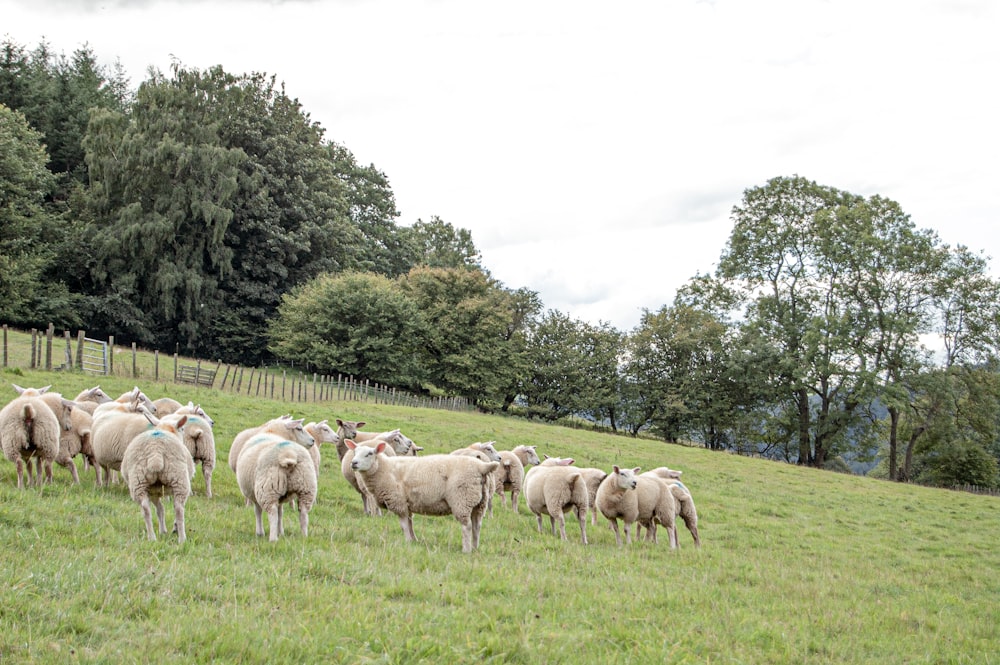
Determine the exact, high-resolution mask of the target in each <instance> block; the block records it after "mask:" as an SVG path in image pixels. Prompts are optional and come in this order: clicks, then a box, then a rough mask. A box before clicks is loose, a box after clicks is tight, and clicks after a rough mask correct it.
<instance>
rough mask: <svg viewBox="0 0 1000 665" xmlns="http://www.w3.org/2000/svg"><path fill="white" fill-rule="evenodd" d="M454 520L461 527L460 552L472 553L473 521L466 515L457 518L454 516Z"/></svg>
mask: <svg viewBox="0 0 1000 665" xmlns="http://www.w3.org/2000/svg"><path fill="white" fill-rule="evenodd" d="M455 519H456V520H458V522H459V523H460V524H461V525H462V551H463V552H471V551H472V541H473V534H472V531H473V528H474V527H473V521H474V520H473V519H472V518H471V517H469V516H468V515H463V516H458V515H455Z"/></svg>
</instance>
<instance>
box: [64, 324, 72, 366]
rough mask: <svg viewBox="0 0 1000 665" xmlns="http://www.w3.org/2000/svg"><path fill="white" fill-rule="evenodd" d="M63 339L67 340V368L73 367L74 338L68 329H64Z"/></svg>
mask: <svg viewBox="0 0 1000 665" xmlns="http://www.w3.org/2000/svg"><path fill="white" fill-rule="evenodd" d="M63 339H65V340H66V369H68V370H70V369H73V338H72V337H71V336H70V334H69V331H68V330H64V331H63Z"/></svg>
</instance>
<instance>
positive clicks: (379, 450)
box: [375, 441, 386, 453]
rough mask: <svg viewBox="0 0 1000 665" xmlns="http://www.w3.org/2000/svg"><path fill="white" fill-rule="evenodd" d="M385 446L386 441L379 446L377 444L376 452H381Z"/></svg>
mask: <svg viewBox="0 0 1000 665" xmlns="http://www.w3.org/2000/svg"><path fill="white" fill-rule="evenodd" d="M385 446H386V443H385V441H382V442H381V443H379V444H378V445H377V446H375V452H376V453H381V452H382V451H383V450H385Z"/></svg>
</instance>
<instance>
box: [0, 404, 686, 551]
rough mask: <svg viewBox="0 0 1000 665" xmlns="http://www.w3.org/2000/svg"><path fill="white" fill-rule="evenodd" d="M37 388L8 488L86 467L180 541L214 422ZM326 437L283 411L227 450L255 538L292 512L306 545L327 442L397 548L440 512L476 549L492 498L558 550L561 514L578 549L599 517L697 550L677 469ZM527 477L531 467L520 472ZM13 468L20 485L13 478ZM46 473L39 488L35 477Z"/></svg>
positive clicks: (389, 436) (356, 426)
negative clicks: (388, 519)
mask: <svg viewBox="0 0 1000 665" xmlns="http://www.w3.org/2000/svg"><path fill="white" fill-rule="evenodd" d="M50 388H51V386H46V387H44V388H22V387H20V386H17V385H14V389H15V390H16V391H17V393H18V395H17V397H15V398H14V399H12V400H11V401H10V402H9V403H7V404H6V406H4V407H3V409H2V410H0V446H2V449H3V454H4V456H5V457H6V458H7V459H8V460H10V461H11V462H13V463H14V464H15V466H16V467H17V485H18V488H23V487H26V486H28V485H35V486H41V485H42V484H43V483H48V482H51V481H52V463H53V462H55V463H57V464H59V465H60V466H63V467H66V468H67V469H69V471H70V473H71V474H72V477H73V481H74V482H76V483H79V482H80V479H79V475H78V472H77V469H76V464H75V462H74V458H75V457H76V456H77V455H80V456H81V457H82V458H83V460H84V468H85V469H86V468H87V467H89V466H92V467H94V469H95V473H96V477H97V485H98V486H106V485H108V484H109V483H110V481H111V479H112V477H113V475H114V474H115V473H116V472H117V473H120V474H121V477H122V480H123V481H124V483H125V484H126V486H127V487H128V490H129V494H130V496H131V497H132V499H133V500H134V501H135V502H136V503H138V504H139V506H140V507H141V509H142V515H143V520H144V522H145V526H146V534H147V537H148V538H149V539H150V540H155V539H156V531H155V530H154V528H153V522H152V508H155V510H156V516H157V523H158V524H157V526H158V530H159V533H160V534H166V533H167V528H166V520H165V515H164V507H163V503H162V498H163V497H164V496H169V497H171V499H172V502H173V506H174V530H175V531H176V533H177V538H178V541H179V542H181V543H183V542H184V540H185V537H186V536H185V530H184V504H185V502H186V500H187V498H188V496H190V495H191V493H192V491H191V483H192V481H193V480H194V476H195V468H196V465H197V464H201V467H202V475H203V476H204V479H205V493H206V496H207V497H209V498H211V497H212V472H213V470H214V468H215V458H216V455H215V438H214V435H213V432H212V426H213V425H214V423H213V421H212V419H211V418H210V417H209V416H208V414H207V413H205V411H204V410H203V409H202V408H201V407H200V406H199V405H195V404H193V403H192V402H188V404H186V405H184V404H181V403H179V402H177V401H176V400H173V399H170V398H161V399H158V400H155V401H154V400H151V399H150V398H149V397H147V396H146V395H145V394H144V393H143V392H142V391H141V390H140V389H139V388H138V387H135V388H133V389H132V390H131V391H129V392H126V393H124V394H122V395H121V396H119V397H118V398H117V399H112V398H111V397H109V396H108V395H106V394H105V393H104V392H103V391H102V390H101V389H100V387H94V388H90V389H88V390H84V391H83V392H81V393H80V394H79V395H77V396H76V398H74V399H72V400H70V399H66V398H64V397H63V396H62V395H60V394H59V393H56V392H52V391H51V390H50ZM336 423H337V429H336V430H334V429H333V428H332V427H331V426H330V425H329V424H327V421H325V420H324V421H321V422H311V423H304V421H303V419H295V418H292V417H291V416H290V415H284V416H281V417H279V418H275V419H272V420H269V421H267V422H265V423H263V424H261V425H259V426H257V427H253V428H250V429H246V430H244V431H242V432H240V433H239V434H237V435H236V437H235V438H234V440H233V442H232V445H231V446H230V449H229V459H228V463H229V467H230V468H231V469H232V471H233V472H234V473H235V475H236V479H237V483H238V485H239V488H240V491H241V492H242V494H243V496H244V497H245V499H246V503H247V504H248V505H252V506H253V508H254V514H255V518H256V534H257V535H258V536H263V535H264V524H263V516H264V514H267V517H268V538H269V540H271V541H275V540H277V539H278V537H279V536H280V535H283V534H284V525H283V521H282V517H283V507H284V505H285V504H291V505H294V506H295V508H296V509H297V510H298V513H299V528H300V530H301V532H302V535H303V536H306V535H308V530H309V511H310V509H311V508H312V506H313V505H314V503H315V501H316V493H317V485H318V479H319V470H320V459H321V457H320V448H321V445H322V444H323V443H328V444H333V445H334V446H335V447H336V450H337V455H338V457H339V458H340V465H341V472H342V475H343V476H344V479H345V480H346V481H347V482H348V483H349V484H350V485H351V486H352V487H353V488H354V489H355V491H357V492H358V494H359V495H360V497H361V503H362V508H363V510H364V512H365V514H367V515H380V514H382V510H383V509H384V510H387V511H389V512H392V513H394V514H395V515H396V516H397V517H398V518H399V522H400V526H401V527H402V530H403V534H404V536H405V538H406V540H407V541H413V540H415V536H414V533H413V515H415V514H416V515H451V516H453V517H454V518H455V519H456V520H457V521H458V522H459V523H460V524H461V526H462V551H463V552H471V551H473V550H475V549H476V548H478V546H479V535H480V530H481V527H482V522H483V518H484V516H485V515H486V514H487V513H489V514H492V512H493V500H494V497H497V496H498V497H499V498H500V501H501V504H502V505H504V506H507V498H506V494H507V492H509V493H510V503H509V506H510V509H511V510H513V511H514V512H518V503H519V499H520V496H521V494H522V493H523V494H524V497H525V501H526V503H527V505H528V509H529V510H530V511H531V512H532V513H533V514H534V515H535V516H536V519H537V523H538V531H539V532H541V531H542V521H543V520H542V518H543V515H548V517H549V524H550V528H551V531H552V533H553V535H555V534H556V530H557V527H558V533H559V536H560V537H561V538H562V539H563V540H566V539H567V536H566V525H565V518H564V515H565V514H566V513H568V512H570V511H572V512H573V513H574V514H575V515H576V517H577V520H578V521H579V523H580V535H581V539H582V542H583V543H584V544H587V515H588V513H589V514H590V521H591V524H596V523H597V514H598V513H600V514H602V515H603V516H604V517H605V518H606V519H607V520H608V521H609V522H610V524H611V528H612V529H613V530H614V533H615V539H616V541H617V542H618V544H619V545H620V544H621V543H622V538H621V535H620V532H619V529H618V520H622V522H623V524H624V531H625V542H626V543H631V542H632V533H631V530H632V526H633V525H634V526H635V529H636V533H635V538H636V539H638V538H639V536H640V531H641V529H642V528H645V529H646V530H647V532H646V538H647V539H648V540H651V541H653V542H656V540H657V537H656V531H657V527H658V526H663V527H665V528H666V529H667V533H668V537H669V541H670V546H671V547H677V546H678V541H677V529H676V519H677V517H680V518H681V519H682V520H683V521H684V523H685V525H686V526H687V528H688V530H689V531H690V532H691V535H692V537H693V538H694V542H695V545H696V546H697V545H700V539H699V536H698V516H697V512H696V510H695V506H694V500H693V499H692V497H691V493H690V491H689V490H688V489H687V487H685V486H684V484H683V483H681V481H680V475H681V472H680V471H675V470H671V469H669V468H667V467H659V468H657V469H653V470H652V471H647V472H646V473H639V471H640V469H639V468H638V467H636V468H634V469H626V468H619V467H618V466H617V465H616V466H614V467H613V469H612V471H611V473H608V472H605V471H603V470H601V469H595V468H584V467H577V466H574V465H573V462H574V460H573V459H571V458H558V457H548V456H544V459H539V457H538V454H537V452H536V450H535V446H517V447H516V448H514V449H513V450H497V449H496V446H495V442H492V441H490V442H477V443H473V444H471V445H470V446H468V447H465V448H460V449H458V450H455V451H452V452H451V453H450V454H433V455H423V456H418V455H417V453H419V452H420V451H422V450H423V448H421V447H420V446H418V445H416V444H415V443H414V442H413V441H412V440H411V439H410V438H409V437H407V436H406V435H404V434H402V432H400V430H399V429H394V430H390V431H386V432H366V431H361V428H362V427H363V426H364V425H365V424H366V423H365V422H357V421H348V420H341V419H337V421H336ZM32 462H34V467H33V466H32ZM528 467H532V468H531V469H530V471H526V469H528ZM25 472H26V475H27V478H25ZM43 473H44V478H43Z"/></svg>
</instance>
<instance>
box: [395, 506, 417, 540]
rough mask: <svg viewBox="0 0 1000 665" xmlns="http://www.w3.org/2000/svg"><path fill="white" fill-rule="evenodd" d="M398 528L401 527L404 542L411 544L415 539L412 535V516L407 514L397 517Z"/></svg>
mask: <svg viewBox="0 0 1000 665" xmlns="http://www.w3.org/2000/svg"><path fill="white" fill-rule="evenodd" d="M399 526H401V527H403V535H404V536H406V542H408V543H412V542H413V541H415V540H416V539H417V537H416V535H414V533H413V515H410V514H409V513H407V514H405V515H400V516H399Z"/></svg>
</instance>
